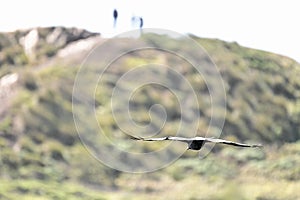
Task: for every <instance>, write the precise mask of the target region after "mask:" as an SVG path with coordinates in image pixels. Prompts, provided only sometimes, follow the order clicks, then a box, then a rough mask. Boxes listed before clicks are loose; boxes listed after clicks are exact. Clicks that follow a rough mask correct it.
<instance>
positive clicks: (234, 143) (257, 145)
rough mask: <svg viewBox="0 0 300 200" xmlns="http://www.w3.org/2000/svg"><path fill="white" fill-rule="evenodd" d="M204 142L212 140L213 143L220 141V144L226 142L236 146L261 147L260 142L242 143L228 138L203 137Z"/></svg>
mask: <svg viewBox="0 0 300 200" xmlns="http://www.w3.org/2000/svg"><path fill="white" fill-rule="evenodd" d="M205 141H206V142H213V143H221V144H227V145H232V146H238V147H262V145H261V144H244V143H239V142H233V141H229V140H222V139H216V138H205Z"/></svg>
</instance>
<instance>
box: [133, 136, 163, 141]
mask: <svg viewBox="0 0 300 200" xmlns="http://www.w3.org/2000/svg"><path fill="white" fill-rule="evenodd" d="M130 138H131V139H133V140H142V141H162V140H168V137H160V138H142V137H135V136H130Z"/></svg>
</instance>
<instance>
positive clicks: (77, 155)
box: [0, 33, 300, 200]
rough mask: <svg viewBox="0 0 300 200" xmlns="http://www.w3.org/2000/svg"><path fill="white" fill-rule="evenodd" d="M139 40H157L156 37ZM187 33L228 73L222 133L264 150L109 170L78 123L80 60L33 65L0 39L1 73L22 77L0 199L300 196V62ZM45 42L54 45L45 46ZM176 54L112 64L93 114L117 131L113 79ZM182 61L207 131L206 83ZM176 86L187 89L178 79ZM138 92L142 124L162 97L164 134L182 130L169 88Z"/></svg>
mask: <svg viewBox="0 0 300 200" xmlns="http://www.w3.org/2000/svg"><path fill="white" fill-rule="evenodd" d="M44 34H46V33H44ZM143 37H145V41H147V42H149V43H150V42H153V40H152V39H151V38H152V37H154V36H153V35H145V36H143ZM191 37H192V38H193V39H194V40H195V41H197V42H198V43H199V44H201V45H202V46H203V47H204V48H205V49H206V50H207V51H208V53H209V55H210V56H211V58H212V59H213V61H214V62H215V63H216V65H217V66H218V68H219V70H220V73H221V74H222V77H223V79H224V84H225V89H226V95H227V97H226V98H227V102H226V109H227V113H226V118H225V125H224V129H223V133H222V135H221V136H222V138H227V139H233V140H237V141H246V140H250V141H256V142H261V143H263V144H264V148H263V149H238V148H228V147H223V146H218V147H216V148H214V149H213V152H211V153H210V154H209V155H208V156H206V157H205V158H204V159H199V158H198V153H196V152H192V151H191V152H186V153H184V154H183V155H182V157H181V158H180V159H179V160H177V161H176V162H174V163H172V164H171V165H170V166H168V167H166V168H164V169H161V170H158V171H155V172H151V173H146V174H130V173H125V172H120V171H117V170H115V169H112V168H109V167H107V166H105V165H104V164H103V163H101V162H99V161H97V160H96V159H95V158H93V156H92V155H90V154H89V152H88V151H87V150H86V149H85V147H84V146H83V145H82V143H81V141H80V140H79V137H78V135H77V131H76V128H75V125H74V121H73V114H72V91H73V84H74V79H75V76H76V73H77V72H78V70H79V65H77V66H73V65H72V66H69V65H68V64H64V63H60V62H56V63H54V64H53V65H51V66H49V67H44V68H35V67H32V66H31V65H30V64H29V63H28V62H27V61H26V59H25V58H23V55H22V54H23V53H22V50H21V49H20V48H19V47H18V46H14V44H11V43H9V41H8V40H7V38H5V37H4V36H1V37H0V44H1V46H0V47H1V59H0V62H2V63H4V64H3V65H2V67H1V68H0V74H1V75H4V74H6V73H8V72H17V73H18V74H19V75H20V80H19V82H18V87H17V88H16V94H15V95H14V96H13V99H11V101H10V103H11V105H10V107H9V108H8V109H7V110H6V111H5V112H3V113H4V114H3V113H0V179H1V181H0V198H1V199H2V198H3V199H19V198H22V199H190V200H196V199H215V200H221V199H245V200H248V199H249V200H250V199H257V200H267V199H269V200H271V199H272V200H275V199H276V200H280V199H282V200H283V199H299V198H300V194H299V192H298V190H299V188H300V162H299V161H300V153H299V152H300V140H299V139H300V130H299V121H300V100H299V99H300V90H299V89H300V79H299V78H298V77H299V76H300V70H299V69H300V65H299V64H298V63H296V62H295V61H293V60H291V59H289V58H286V57H283V56H279V55H275V54H272V53H268V52H263V51H258V50H253V49H248V48H244V47H241V46H239V45H238V44H237V43H227V42H223V41H220V40H211V39H203V38H198V37H196V36H191ZM119 40H122V39H119ZM116 42H117V41H116ZM131 42H134V40H132V41H131ZM156 42H157V41H156ZM159 42H163V41H159ZM119 45H122V43H121V42H120V43H119ZM168 45H170V46H172V45H173V44H172V43H170V44H168ZM40 48H45V49H48V47H46V46H44V45H42V43H41V46H40ZM170 48H171V47H170ZM172 48H173V47H172ZM174 48H176V46H174ZM185 48H188V47H185ZM49 49H50V50H49ZM49 49H48V50H45V51H41V52H43V53H41V54H42V55H41V56H43V55H46V57H47V56H49V55H50V56H54V55H55V54H52V53H49V54H48V53H47V52H55V51H56V50H57V49H53V48H52V47H51V48H50V47H49ZM19 56H20V58H18V57H19ZM2 58H5V59H2ZM70 59H71V58H70ZM172 59H173V58H172V57H171V56H170V55H169V54H162V56H161V57H156V56H155V54H152V53H151V52H150V53H149V58H148V60H147V59H143V58H142V57H141V55H139V52H137V53H132V54H130V55H129V56H128V58H127V57H126V59H124V60H120V61H118V63H116V65H115V66H116V67H114V66H112V68H111V69H110V70H108V72H107V73H108V74H107V75H108V76H107V77H109V79H105V80H103V84H104V87H101V88H97V90H96V93H95V105H96V117H97V119H98V121H99V123H100V125H101V127H102V128H103V130H104V131H105V133H106V134H107V135H108V136H109V137H112V138H113V137H115V135H117V134H118V133H120V130H119V129H118V125H117V124H116V121H115V120H114V118H113V116H112V114H111V110H110V103H109V99H110V94H111V92H112V88H113V87H114V86H115V85H114V84H115V81H114V80H117V79H118V78H119V77H120V76H121V75H122V74H123V73H124V72H126V71H127V70H128V69H132V68H134V66H136V65H143V64H146V63H148V62H149V61H154V62H159V63H161V64H170V65H172V64H173V63H177V62H178V61H177V60H176V59H175V60H174V59H173V60H172ZM17 60H18V61H17ZM180 64H182V65H181V67H182V68H181V70H182V72H183V73H184V74H185V77H186V78H187V80H188V81H189V82H190V83H191V84H192V85H193V86H194V87H195V88H197V90H198V91H199V94H198V95H199V96H200V95H201V98H198V100H199V102H198V103H199V109H198V110H196V111H197V112H199V113H200V114H201V116H203V117H201V121H200V123H199V130H202V129H206V128H207V126H208V124H207V122H208V121H209V117H210V115H209V113H210V112H209V110H208V109H207V108H208V107H209V106H208V105H209V100H208V99H209V93H208V90H207V87H206V86H205V82H204V81H203V80H202V79H201V77H198V76H197V74H196V73H195V71H193V68H192V67H191V66H188V65H184V63H180ZM24 65H26V67H24ZM92 69H93V70H95V71H93V72H91V73H89V74H86V77H85V78H86V79H85V80H86V83H85V87H86V88H89V84H92V83H90V82H89V80H91V78H92V77H93V74H94V73H96V72H97V70H99V69H97V68H94V67H92ZM169 75H170V74H169ZM133 84H134V83H133ZM124 87H125V86H124ZM178 87H179V89H178V90H180V91H181V89H180V87H181V85H179V86H178ZM161 94H163V95H161ZM199 96H198V97H199ZM133 97H134V98H132V101H131V102H130V105H131V106H132V113H131V114H132V117H133V119H134V120H135V121H136V122H137V123H139V124H148V123H149V122H150V121H151V119H150V117H149V115H148V110H149V108H150V107H151V106H152V105H154V104H157V103H159V104H161V105H163V106H164V107H165V109H166V113H167V114H168V117H167V119H166V120H167V123H166V124H165V126H164V127H163V129H162V132H163V133H164V134H166V135H169V134H173V133H174V131H176V129H177V128H178V127H179V122H180V117H181V112H180V110H179V106H178V101H177V100H176V98H174V95H173V93H172V92H170V91H168V90H166V89H165V88H163V87H160V86H155V87H143V88H141V89H139V90H138V91H137V92H136V93H135V94H134V96H133ZM220 109H221V108H220ZM1 114H2V115H1ZM154 117H155V116H154ZM153 123H154V128H157V127H155V126H156V125H157V126H159V125H160V120H159V119H155V118H153ZM91 128H93V127H91ZM123 142H124V141H123ZM125 143H126V142H125ZM104 145H105V144H104ZM126 145H127V146H126ZM126 145H125V144H124V146H125V147H124V148H128V149H130V148H138V151H140V152H148V151H153V150H157V149H159V147H160V145H161V144H149V143H147V144H142V145H141V144H139V145H137V146H132V145H133V143H130V144H127V143H126ZM134 145H135V144H134ZM171 151H174V152H175V151H176V147H175V148H171Z"/></svg>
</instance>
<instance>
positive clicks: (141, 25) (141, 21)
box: [140, 17, 144, 29]
mask: <svg viewBox="0 0 300 200" xmlns="http://www.w3.org/2000/svg"><path fill="white" fill-rule="evenodd" d="M143 25H144V20H143V18H142V17H140V29H142V28H143Z"/></svg>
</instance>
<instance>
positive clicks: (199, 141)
mask: <svg viewBox="0 0 300 200" xmlns="http://www.w3.org/2000/svg"><path fill="white" fill-rule="evenodd" d="M130 138H131V139H133V140H142V141H163V140H171V141H179V142H185V143H187V144H188V150H189V149H191V150H200V149H201V148H202V147H203V145H204V144H205V143H206V142H212V143H221V144H226V145H232V146H237V147H252V148H253V147H262V145H261V144H243V143H238V142H233V141H228V140H222V139H216V138H205V137H193V138H184V137H173V136H167V137H160V138H142V137H134V136H131V137H130Z"/></svg>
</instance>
